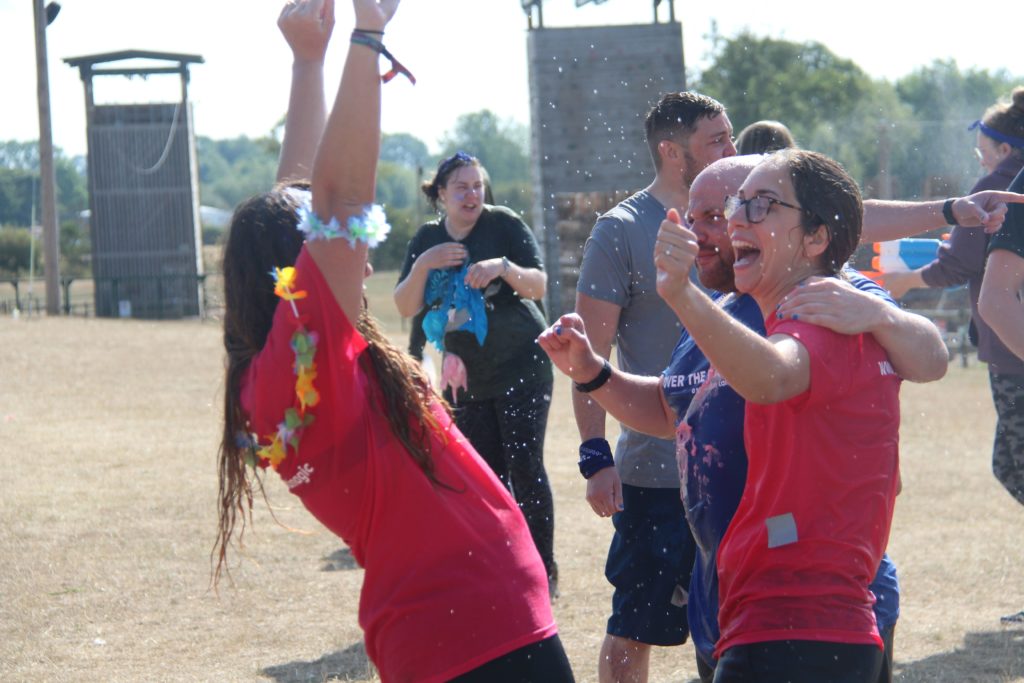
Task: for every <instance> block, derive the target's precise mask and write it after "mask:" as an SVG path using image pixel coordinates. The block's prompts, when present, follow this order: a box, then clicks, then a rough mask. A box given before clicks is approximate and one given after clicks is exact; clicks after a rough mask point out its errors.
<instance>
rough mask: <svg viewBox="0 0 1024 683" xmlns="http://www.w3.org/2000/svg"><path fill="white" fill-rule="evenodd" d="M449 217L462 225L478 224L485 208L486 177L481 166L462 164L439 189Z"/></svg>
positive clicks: (442, 203) (439, 196)
mask: <svg viewBox="0 0 1024 683" xmlns="http://www.w3.org/2000/svg"><path fill="white" fill-rule="evenodd" d="M438 199H439V200H440V202H441V205H442V206H444V210H445V213H446V214H447V215H448V219H449V220H450V221H453V222H454V223H456V224H458V225H460V226H472V225H475V224H476V221H477V219H478V218H480V214H481V213H482V212H483V210H484V178H483V174H482V173H481V172H480V167H479V166H460V167H459V168H457V169H455V170H454V171H453V172H452V173H451V174H450V175H449V176H448V181H447V182H446V183H445V186H444V187H442V188H440V189H439V190H438Z"/></svg>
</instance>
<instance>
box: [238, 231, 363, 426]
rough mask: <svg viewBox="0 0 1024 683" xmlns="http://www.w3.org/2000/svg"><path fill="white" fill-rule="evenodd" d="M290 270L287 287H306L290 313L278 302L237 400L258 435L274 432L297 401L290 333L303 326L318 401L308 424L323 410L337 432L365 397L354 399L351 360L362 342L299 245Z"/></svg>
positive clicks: (353, 363)
mask: <svg viewBox="0 0 1024 683" xmlns="http://www.w3.org/2000/svg"><path fill="white" fill-rule="evenodd" d="M295 271H296V279H295V285H294V287H293V288H292V291H293V292H305V293H306V296H305V298H302V299H297V300H295V302H294V303H295V307H296V309H297V310H298V313H299V315H298V317H296V315H295V312H294V311H293V310H292V307H291V304H290V303H289V302H288V301H283V300H282V301H280V302H278V304H277V309H276V311H275V312H274V322H273V325H272V327H271V329H270V334H269V335H268V336H267V341H266V344H264V346H263V349H261V350H260V352H259V353H258V354H257V355H256V357H255V358H253V360H252V362H251V363H250V365H249V369H248V370H247V372H246V374H245V377H244V379H243V383H242V405H243V407H244V408H245V409H246V411H247V412H248V414H249V420H250V424H251V426H252V429H253V431H254V432H256V434H257V436H258V437H259V438H260V439H261V441H262V440H264V439H266V438H267V437H268V436H270V435H273V434H274V433H276V432H277V428H278V424H280V423H281V422H282V421H283V419H284V416H285V412H286V411H287V410H288V409H289V408H293V407H297V406H298V405H299V403H298V399H297V397H296V393H295V380H296V375H295V370H294V366H295V352H294V351H293V350H292V338H293V336H294V335H295V333H296V331H298V330H299V328H300V327H303V326H304V327H305V329H306V331H307V332H308V333H311V334H315V335H316V353H315V354H314V356H313V362H314V364H315V369H316V377H315V378H314V380H313V384H314V386H315V387H316V390H317V392H318V393H319V394H320V401H319V403H317V405H315V406H312V407H310V408H309V409H308V411H309V412H310V413H311V414H312V415H313V416H314V427H315V426H316V419H317V417H318V416H323V415H328V416H329V417H326V418H325V417H321V421H322V422H323V423H324V424H329V425H330V427H331V430H332V431H335V432H343V430H344V428H345V423H354V422H355V421H356V420H358V419H359V418H360V417H361V415H362V412H363V411H364V410H365V401H363V400H354V399H355V397H356V396H358V394H359V393H360V392H359V386H360V380H359V373H360V370H359V364H358V362H357V360H358V358H359V355H360V354H361V353H362V352H363V350H364V349H365V348H366V342H365V341H364V339H363V337H362V335H360V334H359V332H357V331H356V330H355V328H354V327H353V326H352V324H351V323H350V322H349V320H348V318H347V317H346V316H345V313H344V312H343V311H342V310H341V307H340V306H338V302H337V300H336V299H335V298H334V295H333V294H332V293H331V290H330V287H329V286H328V285H327V281H326V280H324V277H323V275H322V274H321V273H320V270H319V269H318V268H317V265H316V262H315V261H314V260H313V258H312V257H311V256H310V255H309V252H308V251H307V250H306V248H305V247H303V249H302V251H301V252H300V253H299V258H298V259H297V260H296V262H295ZM268 278H269V276H268ZM339 407H343V409H339ZM317 431H319V430H317ZM303 438H305V437H303Z"/></svg>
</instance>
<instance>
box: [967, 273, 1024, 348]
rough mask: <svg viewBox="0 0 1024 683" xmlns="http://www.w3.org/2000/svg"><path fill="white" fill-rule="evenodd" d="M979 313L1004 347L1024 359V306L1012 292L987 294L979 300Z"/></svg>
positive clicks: (1003, 291) (1004, 291)
mask: <svg viewBox="0 0 1024 683" xmlns="http://www.w3.org/2000/svg"><path fill="white" fill-rule="evenodd" d="M978 313H979V314H980V315H981V318H982V319H983V320H984V321H985V322H986V323H987V324H988V326H989V327H991V328H992V331H993V332H995V333H996V336H998V337H999V341H1001V342H1002V343H1003V346H1005V347H1006V348H1008V349H1009V350H1010V351H1012V352H1013V353H1014V355H1016V356H1017V357H1018V358H1021V359H1024V304H1022V303H1021V301H1020V299H1018V298H1017V296H1016V295H1015V294H1014V293H1013V292H1010V291H1007V290H1002V291H996V292H987V293H986V294H985V295H983V296H982V298H980V299H979V300H978Z"/></svg>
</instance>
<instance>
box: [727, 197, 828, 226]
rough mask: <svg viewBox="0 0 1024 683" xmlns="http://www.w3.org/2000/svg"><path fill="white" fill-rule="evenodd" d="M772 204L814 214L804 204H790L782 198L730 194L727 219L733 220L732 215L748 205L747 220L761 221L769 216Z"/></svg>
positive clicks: (752, 221) (751, 221)
mask: <svg viewBox="0 0 1024 683" xmlns="http://www.w3.org/2000/svg"><path fill="white" fill-rule="evenodd" d="M772 204H778V205H779V206H785V207H786V208H789V209H796V210H797V211H800V212H802V213H806V214H808V215H812V214H811V212H810V211H808V210H807V209H805V208H803V207H802V206H796V205H794V204H789V203H787V202H784V201H782V200H781V199H775V198H774V197H765V196H764V195H755V196H753V197H751V198H750V199H740V198H739V197H737V196H735V195H729V196H727V197H726V198H725V218H726V220H732V217H733V216H735V215H736V212H737V211H739V210H740V208H741V207H746V215H747V221H748V222H750V223H760V222H761V221H763V220H764V219H765V218H767V217H768V210H769V209H770V208H771V206H772Z"/></svg>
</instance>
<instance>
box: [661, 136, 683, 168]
mask: <svg viewBox="0 0 1024 683" xmlns="http://www.w3.org/2000/svg"><path fill="white" fill-rule="evenodd" d="M658 154H659V155H661V163H662V164H664V163H665V162H666V161H671V162H675V161H677V160H678V159H679V157H680V156H681V155H680V151H679V145H677V144H676V143H674V142H672V141H671V140H662V141H661V142H659V143H658Z"/></svg>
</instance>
